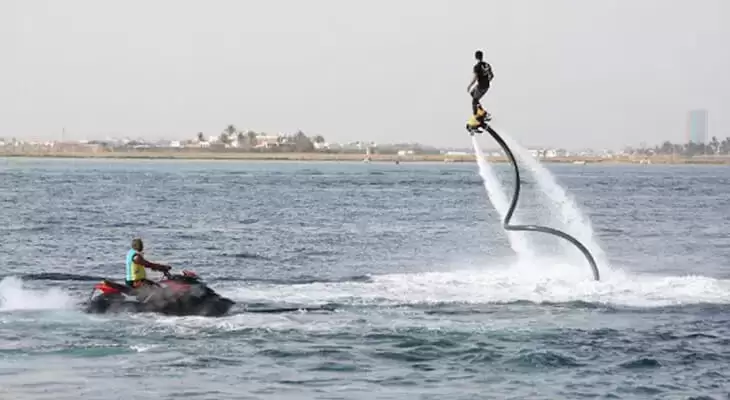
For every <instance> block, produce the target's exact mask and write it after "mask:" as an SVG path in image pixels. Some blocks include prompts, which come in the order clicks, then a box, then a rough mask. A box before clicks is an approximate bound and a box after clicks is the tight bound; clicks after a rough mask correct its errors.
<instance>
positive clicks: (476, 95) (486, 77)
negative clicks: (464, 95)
mask: <svg viewBox="0 0 730 400" xmlns="http://www.w3.org/2000/svg"><path fill="white" fill-rule="evenodd" d="M474 57H475V58H476V60H477V63H476V64H474V68H473V69H472V72H473V73H474V77H473V78H472V80H471V82H469V86H467V88H466V91H467V92H469V94H470V95H471V111H472V116H471V118H469V122H467V124H466V126H467V129H468V130H470V131H479V127H480V126H481V125H482V124H483V123H484V121H485V120H486V121H490V120H491V119H492V116H491V115H490V114H489V113H488V112H487V111H486V110H485V109H484V108H483V107H482V105H481V103H480V100H481V99H482V97H484V95H485V94H486V93H487V91H488V90H489V84H490V83H491V82H492V79H494V72H493V71H492V66H491V65H489V63H487V62H485V61H484V53H482V51H481V50H477V51H476V52H475V53H474ZM475 83H476V85H474V84H475Z"/></svg>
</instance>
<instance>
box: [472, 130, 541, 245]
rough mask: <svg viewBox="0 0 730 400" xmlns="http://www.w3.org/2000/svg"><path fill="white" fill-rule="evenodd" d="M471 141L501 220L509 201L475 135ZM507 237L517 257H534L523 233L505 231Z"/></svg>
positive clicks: (480, 173)
mask: <svg viewBox="0 0 730 400" xmlns="http://www.w3.org/2000/svg"><path fill="white" fill-rule="evenodd" d="M471 141H472V144H473V145H474V152H475V154H476V158H477V164H478V165H479V175H480V176H481V177H482V180H483V181H484V188H485V189H486V190H487V195H488V196H489V200H490V201H491V202H492V204H493V205H494V208H495V209H496V210H497V212H498V213H499V216H500V218H501V220H502V221H504V217H505V215H507V210H508V209H509V201H508V200H507V196H505V194H504V192H503V191H502V187H501V186H500V183H499V179H498V178H497V175H496V174H495V173H494V170H493V169H492V167H491V166H490V165H489V163H488V162H487V159H486V158H485V157H484V153H483V152H482V149H481V147H479V142H477V138H476V136H472V138H471ZM514 220H516V218H515V217H513V221H514ZM507 238H508V239H509V242H510V245H511V246H512V250H514V251H515V253H517V256H518V257H519V258H532V257H534V254H533V252H532V250H531V249H530V245H529V243H528V241H527V238H526V237H525V235H524V234H522V233H518V232H510V231H507Z"/></svg>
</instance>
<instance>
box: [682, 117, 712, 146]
mask: <svg viewBox="0 0 730 400" xmlns="http://www.w3.org/2000/svg"><path fill="white" fill-rule="evenodd" d="M707 136H708V135H707V110H705V109H698V110H691V111H690V112H689V113H688V115H687V142H694V143H695V144H701V143H707Z"/></svg>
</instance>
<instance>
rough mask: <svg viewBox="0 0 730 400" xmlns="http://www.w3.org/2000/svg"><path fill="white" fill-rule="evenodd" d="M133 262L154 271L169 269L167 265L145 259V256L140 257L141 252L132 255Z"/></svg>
mask: <svg viewBox="0 0 730 400" xmlns="http://www.w3.org/2000/svg"><path fill="white" fill-rule="evenodd" d="M134 262H135V263H137V264H139V265H143V266H145V267H147V268H149V269H153V270H155V271H167V270H169V269H170V267H168V266H167V265H162V264H155V263H153V262H150V261H147V260H145V258H144V257H142V255H141V254H137V255H135V256H134Z"/></svg>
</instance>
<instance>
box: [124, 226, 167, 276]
mask: <svg viewBox="0 0 730 400" xmlns="http://www.w3.org/2000/svg"><path fill="white" fill-rule="evenodd" d="M143 252H144V244H143V243H142V239H139V238H137V239H133V240H132V248H131V249H130V250H129V252H127V268H126V272H127V273H126V280H125V281H126V283H127V286H129V287H133V288H138V287H140V286H141V285H142V284H148V285H155V283H154V282H152V281H150V280H148V279H147V272H146V271H145V267H147V268H149V269H152V270H155V271H160V272H163V273H167V271H169V270H170V269H171V267H170V266H169V265H163V264H155V263H153V262H150V261H147V260H146V259H145V258H144V256H143V255H142V254H143Z"/></svg>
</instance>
